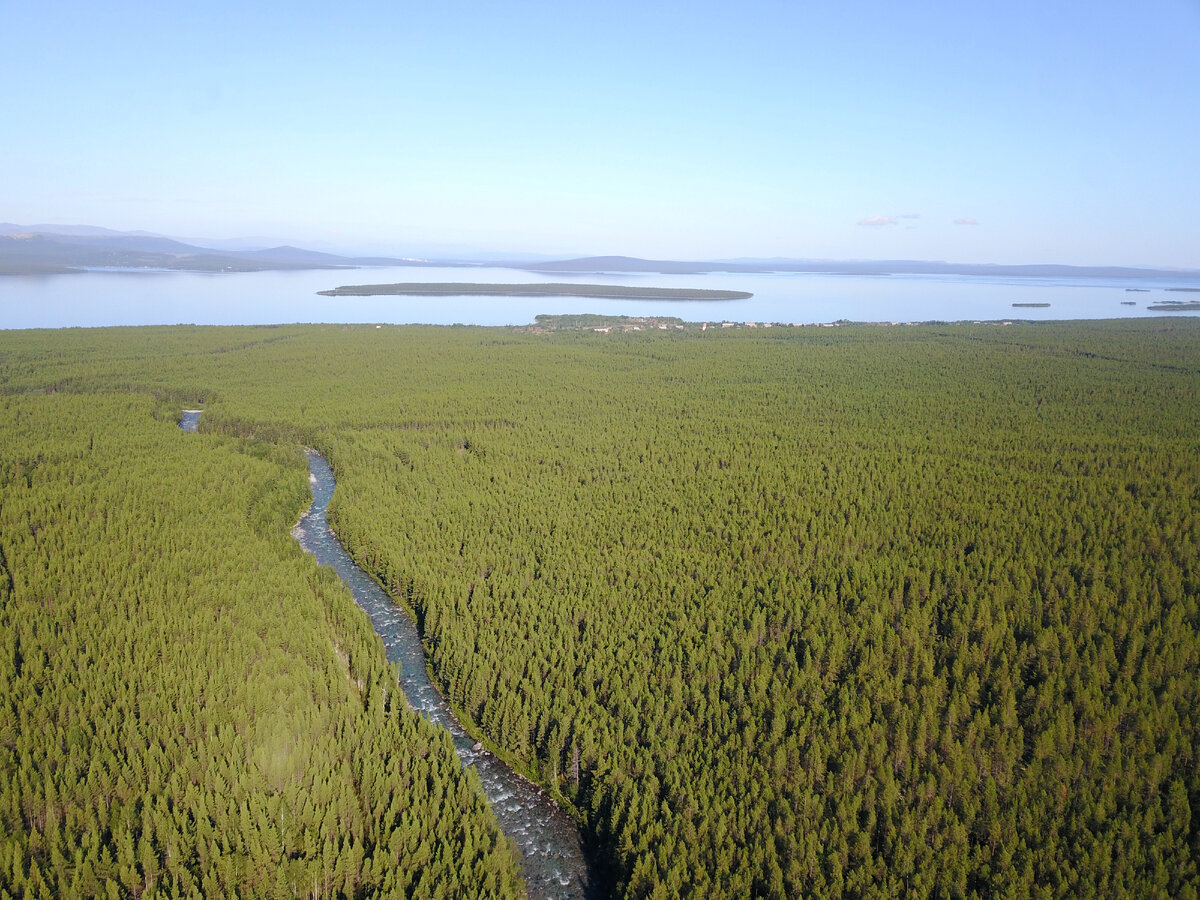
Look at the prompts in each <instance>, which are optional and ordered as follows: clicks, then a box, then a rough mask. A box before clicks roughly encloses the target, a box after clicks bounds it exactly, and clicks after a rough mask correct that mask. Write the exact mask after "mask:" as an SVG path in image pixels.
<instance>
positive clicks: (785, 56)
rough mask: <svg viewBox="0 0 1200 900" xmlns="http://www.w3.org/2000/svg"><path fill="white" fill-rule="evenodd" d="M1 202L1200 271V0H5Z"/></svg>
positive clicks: (316, 227) (495, 251)
mask: <svg viewBox="0 0 1200 900" xmlns="http://www.w3.org/2000/svg"><path fill="white" fill-rule="evenodd" d="M6 32H7V35H8V40H7V41H6V48H7V49H6V54H5V56H4V58H3V59H2V60H0V74H3V75H5V76H7V80H8V83H10V84H20V85H21V90H20V91H14V92H13V95H12V96H11V97H10V99H9V104H8V108H7V118H6V121H7V123H8V125H9V130H10V134H11V135H13V137H14V139H11V140H9V141H7V142H5V147H4V149H3V151H0V153H2V154H3V160H4V167H3V170H4V171H5V172H6V173H7V175H8V177H7V179H6V182H5V184H4V191H3V197H4V202H3V205H2V206H0V220H4V221H9V222H14V223H59V224H90V225H98V226H103V227H106V228H111V229H114V230H118V231H148V232H153V233H157V234H165V235H170V236H172V237H180V238H183V239H187V240H195V241H197V242H199V241H203V240H208V241H215V242H222V241H231V240H234V239H237V238H240V237H241V236H242V235H261V236H263V237H267V238H271V239H278V240H281V241H283V242H287V243H292V244H296V245H298V246H302V247H306V248H310V249H314V250H324V251H328V252H334V253H342V254H361V255H375V254H379V255H389V256H439V255H440V256H443V257H445V256H467V255H477V256H487V255H491V256H520V255H528V256H531V257H532V256H542V257H549V258H554V257H557V258H568V257H576V256H591V255H626V256H634V257H641V258H649V259H678V260H707V259H736V258H739V257H757V258H772V257H786V258H794V259H830V260H837V259H845V260H869V259H871V260H874V259H908V260H945V261H950V262H963V263H996V264H1001V265H1004V264H1063V265H1077V266H1107V265H1115V266H1134V267H1159V268H1180V269H1195V268H1200V248H1198V247H1197V244H1196V241H1195V240H1194V235H1195V225H1194V224H1193V217H1194V209H1195V207H1196V202H1197V200H1198V199H1200V196H1198V195H1200V187H1197V180H1196V178H1195V173H1194V159H1193V157H1194V147H1195V146H1196V145H1197V144H1198V143H1200V124H1198V123H1197V122H1196V120H1195V117H1194V116H1192V115H1190V114H1188V113H1187V110H1190V109H1195V108H1198V107H1200V80H1198V79H1196V78H1195V77H1194V66H1193V63H1192V59H1193V48H1194V46H1195V45H1196V41H1197V38H1200V6H1197V5H1196V4H1195V3H1192V2H1189V0H1152V2H1150V3H1148V4H1142V5H1140V6H1139V7H1138V8H1137V9H1136V10H1135V9H1134V8H1132V7H1128V6H1125V5H1122V4H1116V3H1102V4H1083V3H1068V4H1059V5H1057V6H1053V7H1045V6H1043V5H1035V4H1032V3H1025V4H1018V6H1016V7H1013V6H1011V5H1010V6H1006V7H1004V8H997V9H995V10H980V9H975V8H968V7H959V6H950V5H946V6H928V7H924V8H914V7H906V6H899V7H898V6H894V5H888V4H882V3H869V2H855V3H851V4H850V5H848V6H847V5H839V6H838V7H836V8H833V7H829V8H801V7H790V6H777V5H774V4H765V3H752V4H750V5H748V6H745V7H742V8H739V9H738V11H737V13H736V14H732V13H730V12H729V10H728V9H727V8H726V7H724V6H718V5H717V4H712V3H702V4H691V5H689V6H687V7H682V6H676V5H668V4H632V3H625V2H622V3H618V4H608V5H604V6H601V7H595V8H578V9H576V8H562V9H559V8H554V9H546V8H543V7H541V6H538V5H534V4H530V3H509V4H503V5H500V6H496V5H484V4H476V3H459V4H452V5H443V6H440V7H438V8H404V7H399V8H398V7H396V6H394V5H386V4H376V3H368V4H365V5H363V6H360V7H356V9H355V11H354V12H353V14H349V13H345V12H337V11H334V10H333V9H332V8H328V7H320V6H317V5H315V4H314V5H300V6H293V7H288V8H287V9H286V10H284V11H279V12H272V11H266V10H259V9H253V8H245V7H243V6H242V5H234V4H229V3H226V2H215V3H211V4H206V5H204V6H201V7H194V8H187V9H178V8H170V9H164V10H160V11H157V12H156V13H155V14H154V15H147V14H145V10H144V7H142V6H140V5H135V4H131V3H123V2H118V3H116V4H107V5H105V6H103V7H97V6H93V5H88V4H82V3H76V2H65V3H55V4H50V5H44V4H43V5H37V6H28V5H27V6H26V7H22V8H14V9H13V10H10V11H9V13H8V15H7V16H6Z"/></svg>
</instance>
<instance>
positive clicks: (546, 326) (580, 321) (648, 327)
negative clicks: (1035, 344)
mask: <svg viewBox="0 0 1200 900" xmlns="http://www.w3.org/2000/svg"><path fill="white" fill-rule="evenodd" d="M920 324H928V323H921V322H851V321H849V320H846V319H839V320H838V321H836V322H790V323H789V322H728V321H721V322H685V321H683V320H682V319H680V318H678V317H676V316H602V315H594V314H577V315H557V316H556V315H538V316H535V317H534V324H533V325H517V326H514V329H513V330H514V331H523V332H528V333H530V334H552V333H554V332H559V331H591V332H595V333H597V334H612V333H614V332H615V333H617V334H624V333H629V332H633V331H654V330H657V331H671V330H678V331H708V330H709V329H710V328H713V329H718V328H838V327H839V326H842V325H875V326H898V325H920ZM973 324H976V325H1012V324H1013V322H1012V321H1011V320H1004V321H993V322H982V321H978V322H975V323H973Z"/></svg>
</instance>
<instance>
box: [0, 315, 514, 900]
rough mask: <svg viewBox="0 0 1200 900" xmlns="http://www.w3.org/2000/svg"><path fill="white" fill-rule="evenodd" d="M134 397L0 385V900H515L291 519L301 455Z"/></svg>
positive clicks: (503, 859)
mask: <svg viewBox="0 0 1200 900" xmlns="http://www.w3.org/2000/svg"><path fill="white" fill-rule="evenodd" d="M11 340H12V338H11V337H7V336H6V337H0V346H2V347H4V348H5V350H7V348H8V347H9V346H10V344H11ZM6 362H7V360H6ZM155 411H156V404H155V401H154V399H153V397H151V396H149V395H143V394H140V393H138V392H134V393H126V394H114V393H108V392H91V391H88V392H83V393H75V394H72V393H51V394H41V395H29V394H21V395H12V394H10V395H8V396H2V397H0V565H2V566H3V569H2V570H0V640H2V641H3V645H2V649H0V896H4V897H30V898H34V897H93V896H108V897H175V896H184V897H188V896H190V897H198V896H204V897H233V896H240V897H293V896H304V897H333V896H339V897H360V896H368V895H369V896H394V897H403V896H424V897H458V896H475V895H488V894H490V895H493V896H517V895H519V894H521V893H522V891H521V887H520V883H519V881H518V879H517V876H516V864H515V859H514V856H513V854H512V853H511V851H510V850H509V848H508V846H507V843H506V842H505V840H504V839H503V838H502V836H501V835H500V834H499V831H498V828H497V826H496V823H495V821H494V819H493V818H492V817H491V815H490V812H489V811H488V810H487V809H486V806H485V805H484V801H483V799H482V797H481V795H480V792H479V789H478V786H477V784H475V783H474V782H473V780H472V778H471V777H468V776H467V775H466V774H465V773H464V772H463V770H462V768H461V766H460V765H459V762H458V759H457V757H456V756H455V755H454V753H453V749H452V748H451V747H450V745H449V742H448V740H446V739H445V738H444V737H443V735H442V734H441V732H439V731H437V730H435V729H434V728H433V727H432V726H430V725H428V724H427V723H426V722H425V721H424V720H422V719H419V718H418V717H417V716H416V715H415V714H414V713H412V712H411V711H409V710H408V709H407V707H405V706H404V704H403V700H402V699H401V695H400V693H399V691H398V689H397V688H396V685H395V674H394V672H393V671H392V670H391V668H390V667H389V666H388V665H387V663H386V661H385V660H384V657H383V648H382V645H381V644H380V642H379V639H378V638H377V637H376V636H375V634H374V632H373V631H372V630H371V628H370V625H369V623H368V622H367V621H366V620H365V619H364V617H363V616H362V615H361V613H360V612H359V610H358V608H357V607H356V606H355V605H354V602H353V600H352V599H351V598H350V596H349V593H348V592H347V591H346V590H345V589H344V588H343V587H342V586H341V583H340V582H339V581H338V580H337V579H336V577H335V576H333V575H332V574H331V573H330V572H329V571H328V570H326V571H320V570H318V569H317V567H316V566H315V565H314V564H313V563H312V561H311V560H310V559H309V558H307V557H305V556H304V554H303V553H302V552H301V551H300V550H299V548H298V547H297V545H296V544H295V543H294V542H293V541H292V540H291V538H290V536H289V535H288V529H289V526H290V525H291V523H292V522H294V521H295V519H296V517H297V516H298V514H299V513H300V512H301V511H302V510H303V508H304V507H305V506H306V505H307V503H308V488H307V480H306V477H305V475H306V473H305V470H304V462H303V457H302V455H301V454H300V453H299V450H298V448H296V447H295V446H282V445H280V446H272V445H269V444H265V443H263V442H260V441H253V440H243V439H237V438H222V437H204V436H190V435H185V434H183V433H182V432H180V431H179V430H178V428H176V427H175V422H174V421H172V420H171V419H169V418H164V417H163V416H162V415H161V414H160V415H159V416H157V417H156V416H155ZM177 412H178V411H177V410H175V413H176V415H177Z"/></svg>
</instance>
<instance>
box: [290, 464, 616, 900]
mask: <svg viewBox="0 0 1200 900" xmlns="http://www.w3.org/2000/svg"><path fill="white" fill-rule="evenodd" d="M308 468H309V472H310V473H311V474H310V476H309V481H310V483H311V486H312V494H313V503H312V507H311V508H310V509H309V511H308V512H307V513H305V515H304V517H303V518H302V519H301V520H300V522H299V524H297V525H296V528H295V529H294V530H293V532H292V533H293V535H294V536H295V538H296V540H297V541H299V542H300V546H301V547H303V548H304V549H305V550H307V551H308V552H309V553H312V554H313V555H314V556H316V558H317V562H319V563H321V564H322V565H327V566H332V567H333V568H334V570H335V571H336V572H337V573H338V575H339V577H341V579H342V581H344V582H345V583H346V586H347V587H349V588H350V591H351V593H353V594H354V599H355V600H356V601H357V602H358V605H359V606H361V607H362V608H363V609H364V610H365V611H366V613H367V614H368V615H369V616H370V617H371V622H372V623H373V624H374V626H375V630H376V631H377V632H378V633H379V636H380V637H381V638H383V644H384V647H386V648H387V658H388V661H389V662H396V661H397V660H398V661H399V662H400V665H401V668H402V670H403V674H402V675H401V676H400V686H401V687H402V688H403V689H404V693H405V695H406V696H407V697H408V702H409V704H410V705H411V706H412V707H413V709H415V710H416V711H417V712H419V713H420V714H421V715H423V716H424V717H425V718H426V719H428V720H429V721H431V722H433V723H434V724H436V725H440V726H441V727H443V728H445V729H446V730H447V731H449V732H450V735H451V736H452V737H453V739H454V749H455V750H457V751H458V756H459V758H460V759H461V760H462V763H463V765H464V766H474V767H475V770H476V771H477V772H478V773H479V777H480V779H481V780H482V782H483V788H484V791H485V792H486V793H487V797H488V801H489V802H490V803H491V805H492V809H493V811H494V812H495V813H496V818H497V819H499V821H500V827H501V828H502V829H503V830H504V833H505V834H507V835H508V836H509V837H511V838H512V839H513V841H515V842H516V845H517V847H518V848H519V849H520V851H521V853H522V857H523V858H522V867H523V869H524V874H525V881H526V883H527V885H528V890H529V896H530V897H531V898H535V900H537V898H572V897H580V898H590V897H592V896H594V894H595V891H594V890H593V889H592V888H591V879H590V878H589V875H588V867H587V860H586V859H585V857H584V855H583V845H582V841H581V839H580V834H579V829H578V828H577V827H576V825H575V823H574V821H572V819H571V818H570V816H568V815H567V814H566V813H565V812H564V811H563V810H562V809H561V808H560V807H559V806H558V805H557V804H556V803H555V802H554V801H553V800H552V799H550V797H549V796H548V795H547V794H546V793H545V792H544V791H542V790H540V789H539V788H538V787H537V786H536V785H534V784H532V783H531V782H529V781H527V780H526V779H524V778H522V777H521V776H520V775H517V774H516V773H515V772H513V771H512V770H511V769H510V768H508V766H506V765H505V764H504V763H503V762H501V761H500V760H499V759H497V758H496V757H495V756H493V755H492V754H491V753H489V752H488V751H487V750H484V749H482V748H480V749H476V748H477V747H478V746H479V745H478V744H476V743H475V741H474V740H473V739H472V738H471V737H470V735H468V734H467V732H466V731H465V730H464V729H463V727H462V725H460V724H459V722H458V720H457V719H456V718H454V714H453V713H452V712H451V711H450V707H449V706H447V704H446V701H445V700H443V699H442V695H441V694H440V693H439V692H438V689H437V688H436V687H435V686H434V684H433V682H432V681H430V679H429V675H428V674H427V672H426V669H425V653H424V649H423V648H422V647H421V639H420V637H419V636H418V634H417V628H416V625H415V624H414V623H413V620H412V619H411V618H410V617H409V616H408V615H407V613H405V612H404V610H403V609H401V608H400V607H399V606H397V605H396V604H395V603H393V602H392V600H391V598H390V597H389V596H388V595H387V594H386V593H385V592H384V590H383V588H381V587H380V586H379V585H378V583H376V582H375V580H374V579H372V578H371V577H370V576H369V575H367V573H366V572H364V571H363V570H362V569H360V568H359V567H358V566H357V565H356V564H355V563H354V561H353V560H352V559H351V558H350V555H349V554H348V553H347V552H346V551H345V549H343V547H342V545H341V544H340V543H339V542H338V539H337V537H336V536H335V535H334V534H333V532H332V531H331V530H330V528H329V525H328V523H327V521H326V518H325V513H326V510H327V509H328V506H329V498H330V497H332V496H333V488H334V477H333V470H332V469H330V467H329V463H327V462H326V461H325V459H324V457H322V456H321V455H320V454H318V453H315V452H312V451H309V453H308Z"/></svg>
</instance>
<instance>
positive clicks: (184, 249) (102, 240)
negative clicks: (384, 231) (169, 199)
mask: <svg viewBox="0 0 1200 900" xmlns="http://www.w3.org/2000/svg"><path fill="white" fill-rule="evenodd" d="M446 264H447V263H436V265H446ZM421 265H433V263H430V262H428V261H426V260H413V259H393V258H390V257H375V256H371V257H349V256H338V255H336V254H333V253H319V252H317V251H315V250H304V249H301V248H299V247H289V246H282V247H270V248H267V249H253V250H233V249H214V248H211V247H199V246H196V245H194V244H187V243H184V242H183V241H179V240H176V239H175V238H169V237H164V236H162V235H156V234H150V233H148V232H141V231H124V232H122V231H111V230H109V229H106V228H97V227H95V226H91V225H33V226H21V225H13V224H11V223H7V222H6V223H0V274H7V275H37V274H51V273H66V272H78V271H83V270H86V269H94V268H125V269H128V268H136V269H177V270H181V271H191V272H256V271H262V270H267V269H342V268H347V269H349V268H358V267H361V266H421Z"/></svg>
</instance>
